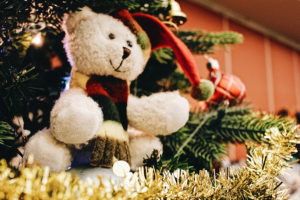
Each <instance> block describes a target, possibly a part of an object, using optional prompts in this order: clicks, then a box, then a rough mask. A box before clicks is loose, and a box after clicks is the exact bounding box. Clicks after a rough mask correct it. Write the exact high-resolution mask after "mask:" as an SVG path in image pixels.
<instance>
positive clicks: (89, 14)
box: [62, 6, 96, 34]
mask: <svg viewBox="0 0 300 200" xmlns="http://www.w3.org/2000/svg"><path fill="white" fill-rule="evenodd" d="M95 15H96V13H94V12H93V11H92V10H91V9H90V8H89V7H87V6H85V7H83V8H80V10H79V11H76V12H73V13H68V14H65V15H64V19H63V24H62V28H63V30H64V31H65V32H66V33H67V34H72V33H73V32H74V30H75V28H76V26H77V25H78V24H79V23H80V22H81V21H83V20H88V19H92V18H93V17H94V16H95Z"/></svg>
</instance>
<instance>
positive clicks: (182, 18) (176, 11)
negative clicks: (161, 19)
mask: <svg viewBox="0 0 300 200" xmlns="http://www.w3.org/2000/svg"><path fill="white" fill-rule="evenodd" d="M170 7H171V8H170V11H169V16H168V17H167V19H168V20H169V22H172V23H174V24H176V25H178V26H180V25H182V24H184V23H185V22H186V14H185V13H184V12H182V11H181V9H180V5H179V3H177V2H176V1H175V0H170Z"/></svg>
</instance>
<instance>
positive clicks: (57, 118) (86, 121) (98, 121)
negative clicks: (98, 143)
mask: <svg viewBox="0 0 300 200" xmlns="http://www.w3.org/2000/svg"><path fill="white" fill-rule="evenodd" d="M102 122H103V113H102V110H101V108H100V107H99V106H98V104H97V103H96V102H95V101H94V100H93V99H92V98H90V97H88V96H87V95H86V94H85V92H84V91H83V90H82V89H79V88H76V89H70V90H68V91H67V92H65V93H64V94H62V95H61V97H60V98H59V99H58V100H57V101H56V103H55V105H54V107H53V109H52V111H51V116H50V129H51V133H52V134H53V136H54V137H55V138H56V139H57V140H59V141H61V142H63V143H67V144H82V143H86V142H87V141H88V140H90V139H91V138H93V137H94V136H95V135H96V134H97V131H98V130H99V128H100V127H101V125H102Z"/></svg>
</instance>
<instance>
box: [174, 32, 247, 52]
mask: <svg viewBox="0 0 300 200" xmlns="http://www.w3.org/2000/svg"><path fill="white" fill-rule="evenodd" d="M178 37H179V38H180V39H181V40H182V41H183V42H184V43H185V44H186V45H187V46H188V47H189V49H190V50H191V51H192V52H194V53H197V54H206V53H213V51H214V48H215V47H216V46H218V45H222V46H225V45H229V44H230V45H232V44H238V43H242V42H243V36H242V35H241V34H239V33H236V32H232V31H225V32H207V33H205V32H203V31H179V32H178Z"/></svg>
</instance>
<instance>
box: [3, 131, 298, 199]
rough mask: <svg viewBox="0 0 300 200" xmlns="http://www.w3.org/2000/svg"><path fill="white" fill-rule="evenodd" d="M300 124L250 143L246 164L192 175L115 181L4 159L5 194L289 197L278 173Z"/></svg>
mask: <svg viewBox="0 0 300 200" xmlns="http://www.w3.org/2000/svg"><path fill="white" fill-rule="evenodd" d="M296 128H297V127H295V128H294V129H293V130H291V131H285V132H280V131H279V130H278V129H277V128H271V129H269V130H267V132H266V134H265V135H266V137H265V138H266V141H265V142H264V143H263V144H261V145H257V144H254V143H248V144H247V145H248V147H249V154H248V160H247V166H244V167H241V168H239V169H236V168H229V169H221V170H220V171H219V172H218V173H216V172H215V171H212V172H211V173H209V172H208V171H206V170H202V171H199V173H197V174H196V173H192V174H190V173H189V172H187V171H184V170H177V171H175V172H174V173H170V172H168V171H163V172H161V171H155V170H154V169H152V168H148V169H142V168H141V169H140V170H139V171H138V172H135V173H133V174H130V175H128V176H127V177H126V178H124V180H123V181H122V182H121V183H119V184H115V183H113V182H111V183H110V186H107V185H105V184H103V182H102V181H101V177H98V178H99V182H100V184H99V185H95V184H94V182H93V181H91V180H89V179H88V180H87V181H84V182H83V181H82V180H80V179H79V178H78V177H77V176H74V175H72V174H71V173H69V172H61V173H49V168H47V167H46V168H42V167H39V166H36V165H32V166H29V167H26V168H22V169H21V170H20V173H15V172H13V171H12V170H11V169H10V168H9V167H8V166H7V164H6V162H5V161H3V160H2V161H1V163H0V199H64V200H67V199H72V200H73V199H280V200H281V199H287V194H286V189H285V188H284V186H283V185H282V184H281V181H280V180H279V179H278V178H277V176H278V175H280V174H281V172H282V170H283V169H284V168H286V167H289V164H288V162H287V160H290V158H291V154H293V153H295V152H296V151H297V150H296V148H295V144H296V143H299V135H297V134H296V131H295V130H296Z"/></svg>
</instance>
